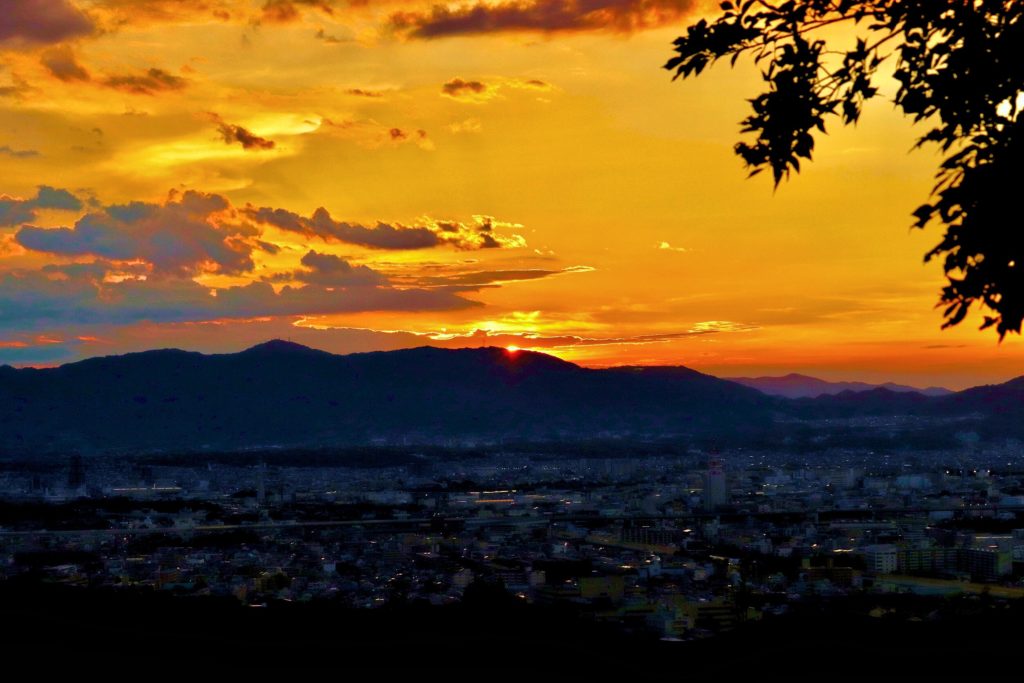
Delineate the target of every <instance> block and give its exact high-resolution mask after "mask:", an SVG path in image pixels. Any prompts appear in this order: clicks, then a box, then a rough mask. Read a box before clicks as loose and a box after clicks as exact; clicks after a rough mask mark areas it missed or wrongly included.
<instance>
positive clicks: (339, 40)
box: [316, 29, 352, 45]
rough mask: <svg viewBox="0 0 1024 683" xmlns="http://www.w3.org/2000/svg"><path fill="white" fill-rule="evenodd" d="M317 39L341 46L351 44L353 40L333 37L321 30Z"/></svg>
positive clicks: (317, 33)
mask: <svg viewBox="0 0 1024 683" xmlns="http://www.w3.org/2000/svg"><path fill="white" fill-rule="evenodd" d="M316 38H317V40H322V41H324V42H325V43H330V44H332V45H339V44H341V43H351V42H352V39H351V38H346V37H339V36H335V35H331V34H329V33H325V32H324V30H323V29H320V30H319V31H317V32H316Z"/></svg>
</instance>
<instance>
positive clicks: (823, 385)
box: [724, 373, 953, 398]
mask: <svg viewBox="0 0 1024 683" xmlns="http://www.w3.org/2000/svg"><path fill="white" fill-rule="evenodd" d="M724 379H728V380H729V381H731V382H736V383H737V384H742V385H743V386H747V387H752V388H754V389H757V390H758V391H760V392H763V393H765V394H768V395H769V396H781V397H782V398H815V397H818V396H828V395H835V394H841V393H843V392H846V391H851V392H861V391H872V390H874V389H888V390H889V391H893V392H897V393H907V392H916V393H919V394H923V395H925V396H946V395H948V394H951V393H953V392H951V391H950V390H949V389H944V388H942V387H928V388H926V389H918V388H916V387H910V386H906V385H903V384H894V383H893V382H886V383H885V384H868V383H866V382H827V381H825V380H823V379H818V378H817V377H809V376H807V375H799V374H796V373H790V374H788V375H783V376H781V377H726V378H724Z"/></svg>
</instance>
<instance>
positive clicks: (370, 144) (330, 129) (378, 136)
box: [320, 119, 433, 150]
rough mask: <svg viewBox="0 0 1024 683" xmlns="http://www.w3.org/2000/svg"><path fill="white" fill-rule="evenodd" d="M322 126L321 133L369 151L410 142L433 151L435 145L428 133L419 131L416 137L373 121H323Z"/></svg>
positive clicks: (404, 130) (402, 130)
mask: <svg viewBox="0 0 1024 683" xmlns="http://www.w3.org/2000/svg"><path fill="white" fill-rule="evenodd" d="M320 124H321V125H320V132H322V133H325V134H327V135H332V136H337V137H341V138H344V139H347V140H352V141H354V142H356V143H357V144H359V145H361V146H363V147H366V148H369V149H379V148H382V147H390V148H394V147H398V146H399V145H403V144H406V143H409V142H412V143H414V144H416V145H417V146H419V147H420V148H421V149H428V150H429V149H433V145H432V144H431V143H430V141H429V140H427V133H426V131H420V130H417V131H416V135H415V136H414V135H410V134H409V131H407V130H406V129H404V128H401V127H398V126H388V125H385V124H382V123H379V122H377V121H374V120H373V119H367V120H361V121H360V120H352V121H333V120H331V119H322V120H321V122H320Z"/></svg>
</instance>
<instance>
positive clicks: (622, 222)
mask: <svg viewBox="0 0 1024 683" xmlns="http://www.w3.org/2000/svg"><path fill="white" fill-rule="evenodd" d="M713 7H714V5H711V4H702V3H700V2H697V1H696V0H586V1H585V2H571V1H570V0H511V1H509V0H493V1H491V0H488V1H486V2H484V1H477V0H470V1H469V2H457V3H451V4H447V5H445V4H438V3H437V2H436V1H435V0H423V1H420V0H353V1H352V2H344V1H334V0H301V1H300V0H269V1H268V0H5V2H4V3H3V11H4V12H7V15H6V16H5V17H4V18H3V19H2V21H0V363H11V364H14V365H53V364H59V363H63V362H68V361H72V360H76V359H80V358H85V357H89V356H95V355H108V354H112V353H123V352H127V351H139V350H144V349H150V348H163V347H178V348H185V349H192V350H199V351H204V352H226V351H237V350H241V349H243V348H245V347H247V346H251V345H252V344H255V343H258V342H261V341H265V340H267V339H271V338H276V337H280V338H291V339H292V340H294V341H298V342H302V343H304V344H308V345H310V346H314V347H317V348H322V349H326V350H329V351H333V352H338V353H346V352H352V351H368V350H379V349H394V348H403V347H412V346H422V345H424V344H431V345H436V346H445V347H462V346H510V345H515V346H518V347H521V348H529V349H534V350H539V351H545V352H548V353H552V354H555V355H557V356H559V357H562V358H564V359H566V360H570V361H573V362H577V363H580V364H583V365H590V366H608V365H622V364H673V365H674V364H683V365H687V366H689V367H692V368H695V369H697V370H701V371H703V372H709V373H712V374H716V375H721V376H739V375H747V376H749V375H764V374H785V373H787V372H803V373H807V374H813V375H816V376H819V377H823V378H826V379H859V380H865V381H885V380H894V381H901V382H907V383H912V384H917V385H932V384H938V385H943V386H947V387H950V388H962V387H966V386H971V385H975V384H981V383H992V382H1000V381H1005V380H1007V379H1010V378H1011V377H1015V376H1018V375H1021V374H1024V343H1022V342H1021V340H1020V338H1019V337H1018V336H1016V335H1008V337H1007V338H1006V339H1005V340H1004V341H1003V342H1002V343H1001V344H1000V343H999V342H998V338H997V336H996V335H995V334H994V333H993V332H991V331H986V332H979V331H978V329H977V328H978V326H979V323H980V316H978V317H973V318H969V319H968V320H967V321H965V322H964V323H963V324H962V325H960V326H959V327H958V328H956V329H953V330H945V331H943V330H940V325H941V322H942V317H941V311H940V310H939V309H936V308H935V304H936V302H937V300H938V294H939V289H940V287H941V286H942V284H943V283H944V281H945V279H944V277H943V274H942V270H941V266H940V265H939V264H938V263H929V264H925V263H923V258H922V257H923V255H924V253H925V252H926V251H928V249H930V248H931V247H932V246H934V245H935V244H936V243H937V242H938V241H939V239H940V237H941V235H940V234H939V231H938V228H937V227H936V228H933V229H930V230H928V231H918V230H912V229H911V228H910V225H911V220H912V219H911V212H912V211H913V210H914V209H915V208H916V207H917V206H918V205H919V204H921V203H923V202H924V201H925V200H926V199H927V197H928V193H929V191H930V188H931V186H932V176H933V173H934V170H935V168H936V166H937V164H938V161H939V159H940V157H939V155H938V154H937V152H936V151H935V150H933V149H927V148H926V149H923V150H918V151H912V150H911V148H912V147H913V145H914V142H915V140H916V136H918V135H920V133H921V127H920V126H919V127H918V128H915V127H913V126H912V125H911V124H910V122H909V121H907V120H905V119H904V118H902V117H901V115H900V114H899V113H898V112H897V111H896V110H895V109H894V107H893V105H892V103H891V97H885V96H883V97H880V98H877V99H876V100H874V101H872V102H871V103H870V104H869V105H868V107H867V108H866V111H865V115H864V117H863V118H862V120H861V122H860V123H859V124H858V127H857V128H850V129H842V128H840V127H839V126H838V122H836V123H834V124H833V125H832V126H831V127H830V129H829V135H828V136H820V137H819V140H818V145H817V148H816V151H815V161H814V163H812V164H808V165H806V166H805V168H804V171H803V173H801V174H800V175H799V176H797V177H795V178H793V179H792V180H791V181H790V182H788V183H784V184H783V185H782V186H780V187H779V189H778V190H777V191H773V188H772V184H771V180H770V178H769V177H763V176H758V177H756V178H753V179H749V180H748V179H746V172H745V170H744V169H743V167H742V163H741V161H740V160H739V159H738V158H737V157H736V156H735V154H734V153H733V150H732V147H733V145H734V144H735V143H736V141H737V140H738V139H739V121H740V120H741V119H742V118H743V117H744V116H745V115H746V108H747V103H746V99H747V98H749V97H753V96H754V95H755V94H756V93H757V92H759V88H760V85H761V83H760V77H759V75H758V72H757V70H756V68H755V67H754V66H753V65H752V64H750V63H749V62H744V61H741V62H739V63H738V64H737V66H736V68H735V69H731V70H730V69H729V67H728V65H725V64H723V65H719V66H717V67H715V68H713V69H711V70H710V71H709V72H707V73H706V74H705V75H703V76H702V77H701V78H699V79H697V80H693V81H686V82H672V80H671V74H670V73H669V72H668V71H665V70H664V69H662V68H661V66H662V64H664V62H665V61H666V60H667V59H668V58H669V57H670V56H672V54H673V53H672V49H671V43H672V40H673V39H674V38H675V37H676V36H677V35H679V33H680V32H682V31H683V30H684V28H685V26H686V25H687V23H688V22H690V21H692V20H694V19H695V18H698V17H699V16H701V13H702V12H712V13H713V12H714V11H715V10H714V9H713ZM709 8H711V9H709ZM840 37H842V36H840ZM850 38H851V39H852V34H851V36H850ZM881 85H882V86H883V94H885V93H890V94H891V92H892V91H893V89H894V88H893V83H892V82H891V81H883V82H881Z"/></svg>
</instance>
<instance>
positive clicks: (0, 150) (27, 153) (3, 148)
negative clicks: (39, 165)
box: [0, 145, 39, 159]
mask: <svg viewBox="0 0 1024 683" xmlns="http://www.w3.org/2000/svg"><path fill="white" fill-rule="evenodd" d="M0 155H3V156H8V157H14V158H15V159H28V158H30V157H37V156H39V152H37V151H36V150H34V149H14V148H13V147H10V146H9V145H0Z"/></svg>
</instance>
